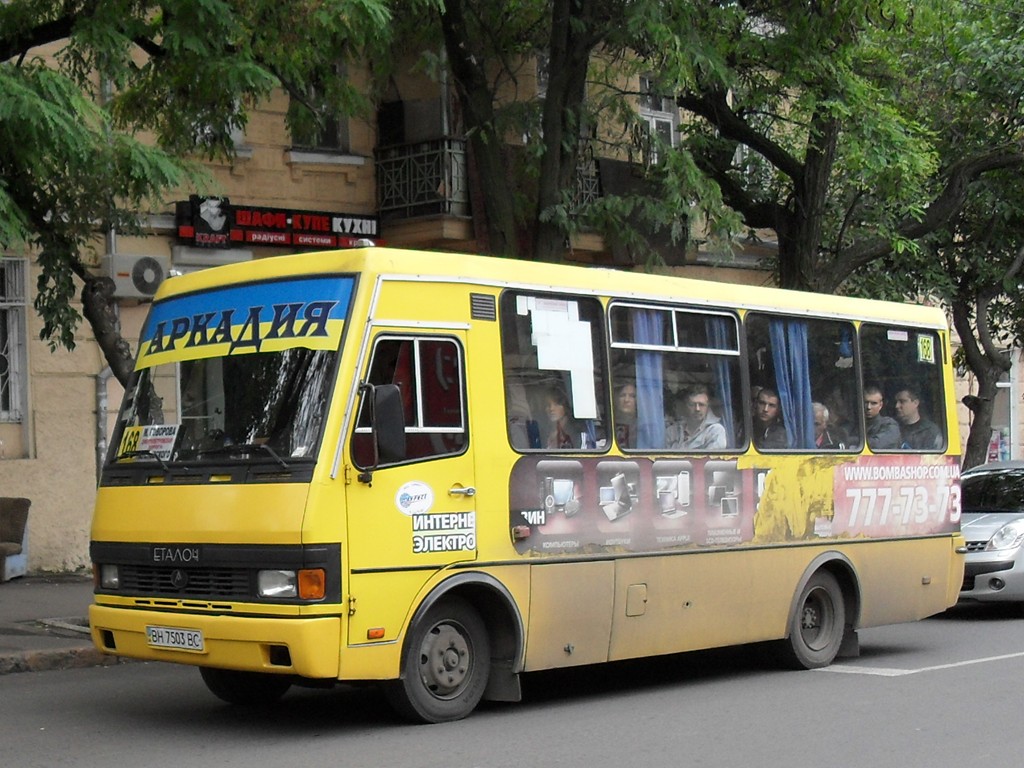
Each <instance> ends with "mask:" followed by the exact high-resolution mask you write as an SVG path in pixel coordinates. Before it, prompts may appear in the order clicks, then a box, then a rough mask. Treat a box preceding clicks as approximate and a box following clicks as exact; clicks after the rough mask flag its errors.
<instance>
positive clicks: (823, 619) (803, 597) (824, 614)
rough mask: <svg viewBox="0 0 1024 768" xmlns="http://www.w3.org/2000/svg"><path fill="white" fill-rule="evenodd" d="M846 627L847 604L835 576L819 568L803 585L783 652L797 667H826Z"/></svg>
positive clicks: (786, 662)
mask: <svg viewBox="0 0 1024 768" xmlns="http://www.w3.org/2000/svg"><path fill="white" fill-rule="evenodd" d="M845 627H846V604H845V602H844V601H843V591H842V589H840V587H839V582H838V581H837V580H836V577H835V576H833V575H832V574H831V573H829V572H828V571H817V572H816V573H815V574H814V575H813V576H811V578H810V579H809V580H808V582H807V584H805V585H804V588H803V590H801V592H800V597H799V599H798V600H797V603H796V611H795V612H794V613H793V618H792V619H791V620H790V624H789V637H788V638H786V639H785V640H783V641H782V644H781V652H782V653H781V656H782V661H783V662H784V663H785V664H786V666H788V667H791V668H794V669H818V668H820V667H827V666H828V665H829V664H831V663H832V661H833V660H834V659H835V657H836V654H838V653H839V648H840V646H841V645H842V643H843V632H844V630H845Z"/></svg>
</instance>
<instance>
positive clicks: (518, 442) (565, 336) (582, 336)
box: [500, 291, 608, 451]
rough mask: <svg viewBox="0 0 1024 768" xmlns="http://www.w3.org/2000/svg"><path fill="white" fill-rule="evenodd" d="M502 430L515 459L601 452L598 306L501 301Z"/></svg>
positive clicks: (577, 301)
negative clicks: (524, 454)
mask: <svg viewBox="0 0 1024 768" xmlns="http://www.w3.org/2000/svg"><path fill="white" fill-rule="evenodd" d="M500 306H501V350H502V375H503V376H504V393H505V424H506V429H507V433H508V440H509V444H510V445H511V446H512V447H513V448H514V449H516V450H518V451H528V450H549V451H601V450H604V449H605V447H606V445H607V438H606V425H607V413H608V402H607V393H606V389H605V388H606V386H607V384H606V383H605V382H606V379H605V370H607V365H606V363H605V359H606V357H605V344H604V338H603V334H602V329H603V327H604V323H603V321H602V310H601V305H600V303H599V302H598V301H597V300H596V299H592V298H587V297H581V296H564V295H554V294H551V295H545V294H525V293H517V292H513V291H507V292H506V293H504V294H503V295H502V297H501V304H500Z"/></svg>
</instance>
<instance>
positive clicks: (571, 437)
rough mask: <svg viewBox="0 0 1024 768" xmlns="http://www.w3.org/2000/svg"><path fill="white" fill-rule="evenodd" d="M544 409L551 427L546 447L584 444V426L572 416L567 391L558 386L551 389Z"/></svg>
mask: <svg viewBox="0 0 1024 768" xmlns="http://www.w3.org/2000/svg"><path fill="white" fill-rule="evenodd" d="M544 410H545V413H547V416H548V423H549V425H550V428H551V431H550V432H549V433H548V439H547V442H546V443H545V447H547V448H552V449H555V450H567V449H571V448H579V447H581V446H582V445H583V442H584V438H583V426H582V425H581V424H580V423H579V422H577V421H576V420H575V419H574V418H573V417H572V405H571V404H570V403H569V398H568V397H567V396H566V394H565V392H563V391H562V390H561V389H559V388H557V387H552V388H551V389H549V390H548V391H547V395H546V399H545V406H544Z"/></svg>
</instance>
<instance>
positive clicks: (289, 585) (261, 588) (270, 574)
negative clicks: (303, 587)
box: [256, 570, 299, 597]
mask: <svg viewBox="0 0 1024 768" xmlns="http://www.w3.org/2000/svg"><path fill="white" fill-rule="evenodd" d="M297 583H298V580H297V579H296V578H295V571H277V570H275V571H260V572H259V573H258V574H256V587H257V594H259V596H260V597H297V596H298V594H299V590H298V587H297V586H296V584H297Z"/></svg>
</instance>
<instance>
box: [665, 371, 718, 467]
mask: <svg viewBox="0 0 1024 768" xmlns="http://www.w3.org/2000/svg"><path fill="white" fill-rule="evenodd" d="M710 403H711V395H710V393H709V392H708V388H707V387H706V386H704V385H703V384H695V385H694V386H693V387H691V388H690V391H689V392H687V393H686V399H685V400H684V405H685V408H686V410H685V412H684V419H683V424H682V430H681V434H680V436H679V440H678V442H677V443H676V444H675V445H670V446H669V447H670V448H674V449H676V450H682V451H724V450H725V448H726V437H725V427H724V426H723V425H722V420H721V419H720V418H718V417H717V416H715V414H713V413H712V412H711V405H710Z"/></svg>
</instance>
